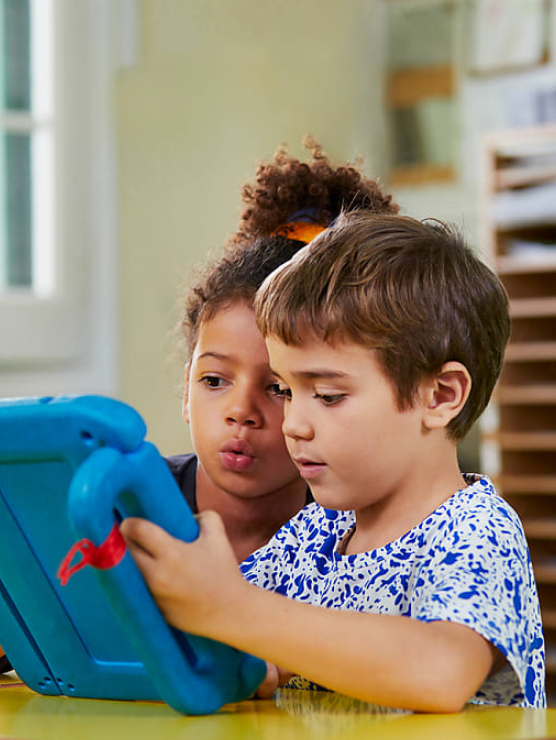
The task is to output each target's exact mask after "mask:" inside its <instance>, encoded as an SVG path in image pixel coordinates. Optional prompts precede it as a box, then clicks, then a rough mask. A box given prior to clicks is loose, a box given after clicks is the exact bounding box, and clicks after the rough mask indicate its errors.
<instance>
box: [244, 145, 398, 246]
mask: <svg viewBox="0 0 556 740" xmlns="http://www.w3.org/2000/svg"><path fill="white" fill-rule="evenodd" d="M303 144H304V146H305V147H306V148H307V149H310V150H311V158H310V161H309V162H308V163H305V162H302V161H300V160H299V159H296V158H295V157H292V156H291V155H290V154H289V153H288V149H287V147H285V146H281V147H280V148H279V149H278V151H277V152H276V154H275V155H274V158H273V161H272V162H263V163H262V164H260V165H259V167H258V169H257V172H256V175H255V181H254V182H252V183H247V184H246V185H244V186H243V190H242V198H243V202H244V204H245V210H244V211H243V213H242V215H241V219H240V222H239V227H238V230H237V234H236V236H235V238H234V240H235V241H238V240H241V239H244V238H252V237H253V236H269V235H270V234H273V233H275V232H276V230H277V229H279V228H280V227H282V226H283V225H284V224H286V223H287V222H289V221H291V220H292V216H294V215H295V214H296V213H299V212H301V211H302V212H304V213H305V214H307V213H310V214H311V220H312V221H313V222H314V223H317V224H320V225H321V226H328V225H329V224H330V223H331V222H332V221H333V220H334V219H335V218H336V217H337V216H338V215H339V214H340V213H341V212H342V211H352V210H359V209H364V210H370V211H374V212H376V213H397V212H398V210H399V207H398V206H397V205H396V204H395V203H393V202H392V196H391V195H386V194H385V193H383V192H382V190H381V188H380V186H379V184H378V182H377V181H376V180H369V179H367V178H365V177H364V176H363V174H362V172H361V170H360V167H359V164H360V163H357V164H353V165H350V164H343V165H340V166H335V165H333V164H332V162H331V161H330V160H329V158H328V157H327V156H326V154H325V153H324V152H323V150H322V147H321V146H320V144H318V143H317V142H316V141H315V140H314V139H313V138H312V137H311V136H307V137H305V139H304V141H303Z"/></svg>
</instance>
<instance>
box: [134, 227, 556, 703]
mask: <svg viewBox="0 0 556 740" xmlns="http://www.w3.org/2000/svg"><path fill="white" fill-rule="evenodd" d="M256 311H257V317H258V325H259V328H260V329H261V331H262V334H263V336H265V338H266V341H267V346H268V350H269V356H270V361H271V367H272V369H273V371H274V372H275V374H276V376H277V377H278V379H279V383H280V389H281V392H282V393H283V395H284V397H285V407H284V409H285V410H284V425H283V431H284V434H285V436H286V441H287V445H288V450H289V452H290V455H291V456H292V458H293V460H294V462H295V463H296V465H297V466H298V468H299V470H300V473H301V475H302V477H303V478H304V479H305V480H307V482H308V483H309V485H310V486H311V489H312V492H313V495H314V498H315V501H316V503H314V504H311V505H309V506H308V507H306V508H305V509H303V510H302V511H301V512H300V513H299V514H298V515H297V516H296V517H295V518H294V519H293V520H291V521H290V522H289V523H288V524H286V525H285V526H284V527H282V529H281V530H280V531H279V532H278V533H277V534H276V535H275V536H274V538H273V539H272V540H271V541H270V542H269V543H268V544H267V545H266V546H265V547H263V548H261V549H260V550H258V551H257V552H256V553H254V554H253V555H251V556H250V558H248V559H247V560H246V562H245V563H244V566H243V570H244V574H245V576H246V579H247V580H242V579H241V578H240V576H239V574H238V573H237V570H236V569H235V567H234V565H235V561H234V558H233V554H232V552H231V550H230V547H229V544H228V542H227V540H226V538H225V537H224V534H223V529H222V526H221V523H220V521H219V519H218V517H217V516H216V515H215V514H213V513H210V512H206V513H205V514H204V515H203V516H202V518H201V535H200V537H199V539H198V540H197V541H195V542H194V543H191V544H185V543H182V542H178V541H176V540H172V539H171V538H170V537H169V536H168V535H167V534H166V533H165V532H163V531H162V530H160V529H159V528H157V527H155V526H154V525H152V524H150V523H148V522H144V521H140V520H127V521H125V522H124V523H123V524H122V532H123V534H124V536H125V537H126V540H127V542H128V544H129V547H130V550H131V552H132V554H133V556H134V557H135V558H136V560H137V563H138V565H139V567H140V568H141V570H142V572H143V574H144V576H145V578H146V580H147V583H148V585H149V587H150V589H151V591H152V592H153V594H154V596H155V598H156V599H157V601H158V603H159V605H160V607H161V609H162V611H163V613H164V614H165V616H166V618H167V619H168V621H169V622H171V623H172V624H174V625H175V626H176V627H179V628H180V629H183V630H187V631H189V632H194V633H198V634H202V635H205V636H207V637H211V638H214V639H217V640H221V641H223V642H227V643H229V644H231V645H234V646H235V647H237V648H240V649H244V650H246V651H249V652H251V653H254V654H255V655H258V656H260V657H262V658H265V659H266V660H267V661H269V663H271V664H274V665H278V666H281V667H282V668H283V669H285V670H287V671H289V672H292V673H295V674H299V675H300V676H303V677H304V679H307V680H309V681H311V682H315V683H316V684H319V685H322V686H325V687H326V688H329V689H333V690H336V691H339V692H342V693H344V694H348V695H350V696H353V697H355V698H359V699H362V700H365V701H371V702H375V703H378V704H384V705H388V706H392V707H402V708H406V709H414V710H419V711H434V712H453V711H458V710H460V709H461V708H462V707H463V706H464V705H465V703H466V702H467V701H469V700H472V701H475V702H479V703H490V704H514V705H519V706H544V704H545V695H544V652H543V637H542V628H541V621H540V612H539V605H538V598H537V593H536V588H535V583H534V579H533V574H532V568H531V563H530V559H529V554H528V550H527V544H526V541H525V537H524V534H523V530H522V528H521V525H520V523H519V520H518V518H517V516H516V515H515V513H514V512H513V510H512V509H511V508H510V507H509V506H508V505H507V504H506V503H505V502H504V501H503V500H502V499H501V498H500V497H498V496H497V494H496V493H495V491H494V490H493V487H492V484H491V483H490V481H489V480H488V479H487V478H485V477H481V476H475V475H468V476H465V478H464V477H463V476H462V474H461V473H460V471H459V468H458V464H457V458H456V442H457V441H458V440H459V439H461V438H462V437H463V435H464V434H465V433H466V432H467V430H468V429H469V427H470V426H471V424H472V423H473V422H474V421H475V419H476V418H477V417H478V416H479V414H480V413H481V412H482V410H483V409H484V407H485V405H486V404H487V402H488V400H489V397H490V394H491V392H492V389H493V386H494V384H495V382H496V379H497V377H498V374H499V372H500V368H501V364H502V359H503V352H504V348H505V345H506V342H507V339H508V336H509V318H508V304H507V297H506V294H505V292H504V290H503V288H502V286H501V285H500V283H499V281H498V279H497V278H496V276H495V275H494V274H493V273H492V272H491V271H490V270H489V269H488V268H487V267H486V266H485V265H483V264H482V263H481V262H480V261H479V260H478V259H477V257H475V256H474V254H473V253H472V251H471V250H470V249H468V248H467V247H466V246H465V245H464V244H463V243H462V241H461V239H460V238H459V237H458V236H457V235H456V234H455V233H454V232H453V231H451V230H450V229H448V228H447V227H444V226H443V225H440V224H426V223H420V222H418V221H415V220H413V219H410V218H406V217H400V216H376V215H375V216H373V215H364V214H354V215H350V216H347V217H346V218H344V219H343V220H341V221H340V222H339V223H338V224H337V225H336V226H334V227H333V228H331V229H329V230H327V231H326V232H324V233H323V234H322V235H321V236H319V237H318V238H317V239H316V240H315V241H313V242H312V243H310V244H309V245H308V246H307V247H305V248H304V249H302V250H301V251H300V252H299V253H298V254H297V255H296V256H295V257H294V258H293V259H292V260H291V261H290V262H288V263H286V264H285V265H284V266H282V267H280V268H279V269H278V270H276V271H275V272H274V273H273V274H272V275H271V276H270V278H268V279H267V280H266V281H265V283H264V284H263V286H262V288H261V289H260V291H259V293H258V295H257V299H256ZM201 564H203V565H201ZM249 581H250V582H249ZM253 584H256V585H257V586H260V587H261V588H255V587H254V585H253ZM268 591H275V592H276V593H268ZM284 596H287V597H289V598H284ZM322 607H328V608H322Z"/></svg>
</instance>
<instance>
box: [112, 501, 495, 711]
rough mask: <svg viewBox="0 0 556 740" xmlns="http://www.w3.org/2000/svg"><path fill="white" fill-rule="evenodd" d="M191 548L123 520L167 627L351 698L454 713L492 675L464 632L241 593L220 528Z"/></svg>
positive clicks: (209, 519) (208, 516)
mask: <svg viewBox="0 0 556 740" xmlns="http://www.w3.org/2000/svg"><path fill="white" fill-rule="evenodd" d="M199 523H200V529H201V531H200V536H199V538H198V539H197V540H195V541H194V542H192V543H184V542H181V541H179V540H175V539H174V538H172V537H170V535H168V534H167V533H166V532H164V531H163V530H161V529H160V528H159V527H157V526H156V525H154V524H151V523H150V522H147V521H144V520H138V519H127V520H125V521H124V522H123V523H122V527H121V529H122V534H123V535H124V537H125V539H126V541H127V544H128V547H129V549H130V551H131V553H132V555H133V557H134V558H135V560H136V562H137V564H138V566H139V568H140V569H141V571H142V573H143V575H144V577H145V579H146V581H147V584H148V586H149V588H150V590H151V592H152V593H153V595H154V597H155V599H156V601H157V602H158V604H159V606H160V608H161V610H162V612H163V614H164V616H165V617H166V619H167V620H168V621H169V622H170V623H171V624H173V625H174V626H175V627H177V628H178V629H181V630H184V631H187V632H191V633H194V634H199V635H203V636H205V637H210V638H213V639H215V640H219V641H221V642H225V643H228V644H230V645H233V646H234V647H236V648H238V649H240V650H245V651H246V652H250V653H253V654H254V655H257V656H259V657H261V658H263V659H265V660H267V661H269V662H271V663H274V664H276V665H279V666H281V667H282V668H285V669H287V670H289V671H292V672H294V673H298V674H300V675H302V676H304V677H305V678H307V679H309V680H312V681H314V682H316V683H319V684H322V685H324V686H326V687H328V688H330V689H333V690H335V691H339V692H341V693H344V694H347V695H349V696H352V697H355V698H358V699H362V700H363V701H370V702H374V703H377V704H383V705H386V706H392V707H402V708H406V709H414V710H417V711H429V712H430V711H436V712H455V711H459V710H460V709H461V708H462V707H463V705H464V704H465V702H466V701H467V700H468V699H469V698H470V697H471V696H473V694H474V693H475V692H476V690H477V689H478V688H479V687H480V686H481V684H482V683H483V681H484V680H485V679H486V678H487V676H488V675H489V673H490V671H491V669H492V667H493V664H494V659H495V656H496V650H495V648H494V647H493V646H492V645H491V644H490V643H489V642H488V641H487V640H485V639H484V638H483V637H481V636H480V635H479V634H478V633H476V632H474V631H473V630H471V629H469V628H467V627H464V626H463V625H459V624H454V623H449V622H429V623H425V622H420V621H418V620H414V619H410V618H407V617H395V616H388V615H380V614H366V613H361V612H349V611H338V610H332V609H325V608H322V607H318V606H311V605H308V604H303V603H300V602H296V601H293V600H291V599H288V598H285V597H283V596H281V595H279V594H275V593H271V592H268V591H264V590H262V589H260V588H257V587H256V586H253V585H251V584H249V583H247V582H246V581H245V580H244V579H243V578H242V576H241V574H240V572H239V571H238V568H237V563H236V560H235V558H234V554H233V551H232V549H231V546H230V544H229V542H228V540H227V538H226V536H225V533H224V528H223V525H222V522H221V520H220V518H219V517H218V515H216V514H214V513H213V512H205V513H204V514H203V515H201V517H200V522H199Z"/></svg>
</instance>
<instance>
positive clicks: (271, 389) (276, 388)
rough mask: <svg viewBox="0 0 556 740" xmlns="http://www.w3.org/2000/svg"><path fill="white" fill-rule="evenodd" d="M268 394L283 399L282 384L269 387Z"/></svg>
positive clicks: (273, 384)
mask: <svg viewBox="0 0 556 740" xmlns="http://www.w3.org/2000/svg"><path fill="white" fill-rule="evenodd" d="M268 392H269V393H270V395H271V396H278V397H279V398H281V396H282V394H281V393H280V384H279V383H271V384H270V385H269V386H268Z"/></svg>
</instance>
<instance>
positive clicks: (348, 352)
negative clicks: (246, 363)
mask: <svg viewBox="0 0 556 740" xmlns="http://www.w3.org/2000/svg"><path fill="white" fill-rule="evenodd" d="M266 344H267V348H268V355H269V358H270V367H271V369H272V370H273V371H274V372H276V373H277V374H278V375H280V374H281V373H288V374H292V375H294V376H299V377H308V378H312V377H328V378H333V377H345V376H347V375H350V374H351V373H352V372H353V370H355V369H356V368H357V367H360V365H361V363H362V362H365V361H369V360H371V358H373V359H374V354H375V353H374V351H373V350H372V349H369V348H366V347H363V346H362V345H361V344H358V343H356V342H354V341H352V340H349V339H342V340H339V339H336V340H334V341H332V340H323V339H322V338H319V337H317V336H316V335H314V334H313V335H307V336H306V337H304V338H302V340H301V341H300V342H299V343H296V344H287V343H286V342H284V341H283V340H281V339H280V338H278V337H276V336H274V335H270V336H268V337H267V338H266Z"/></svg>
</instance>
